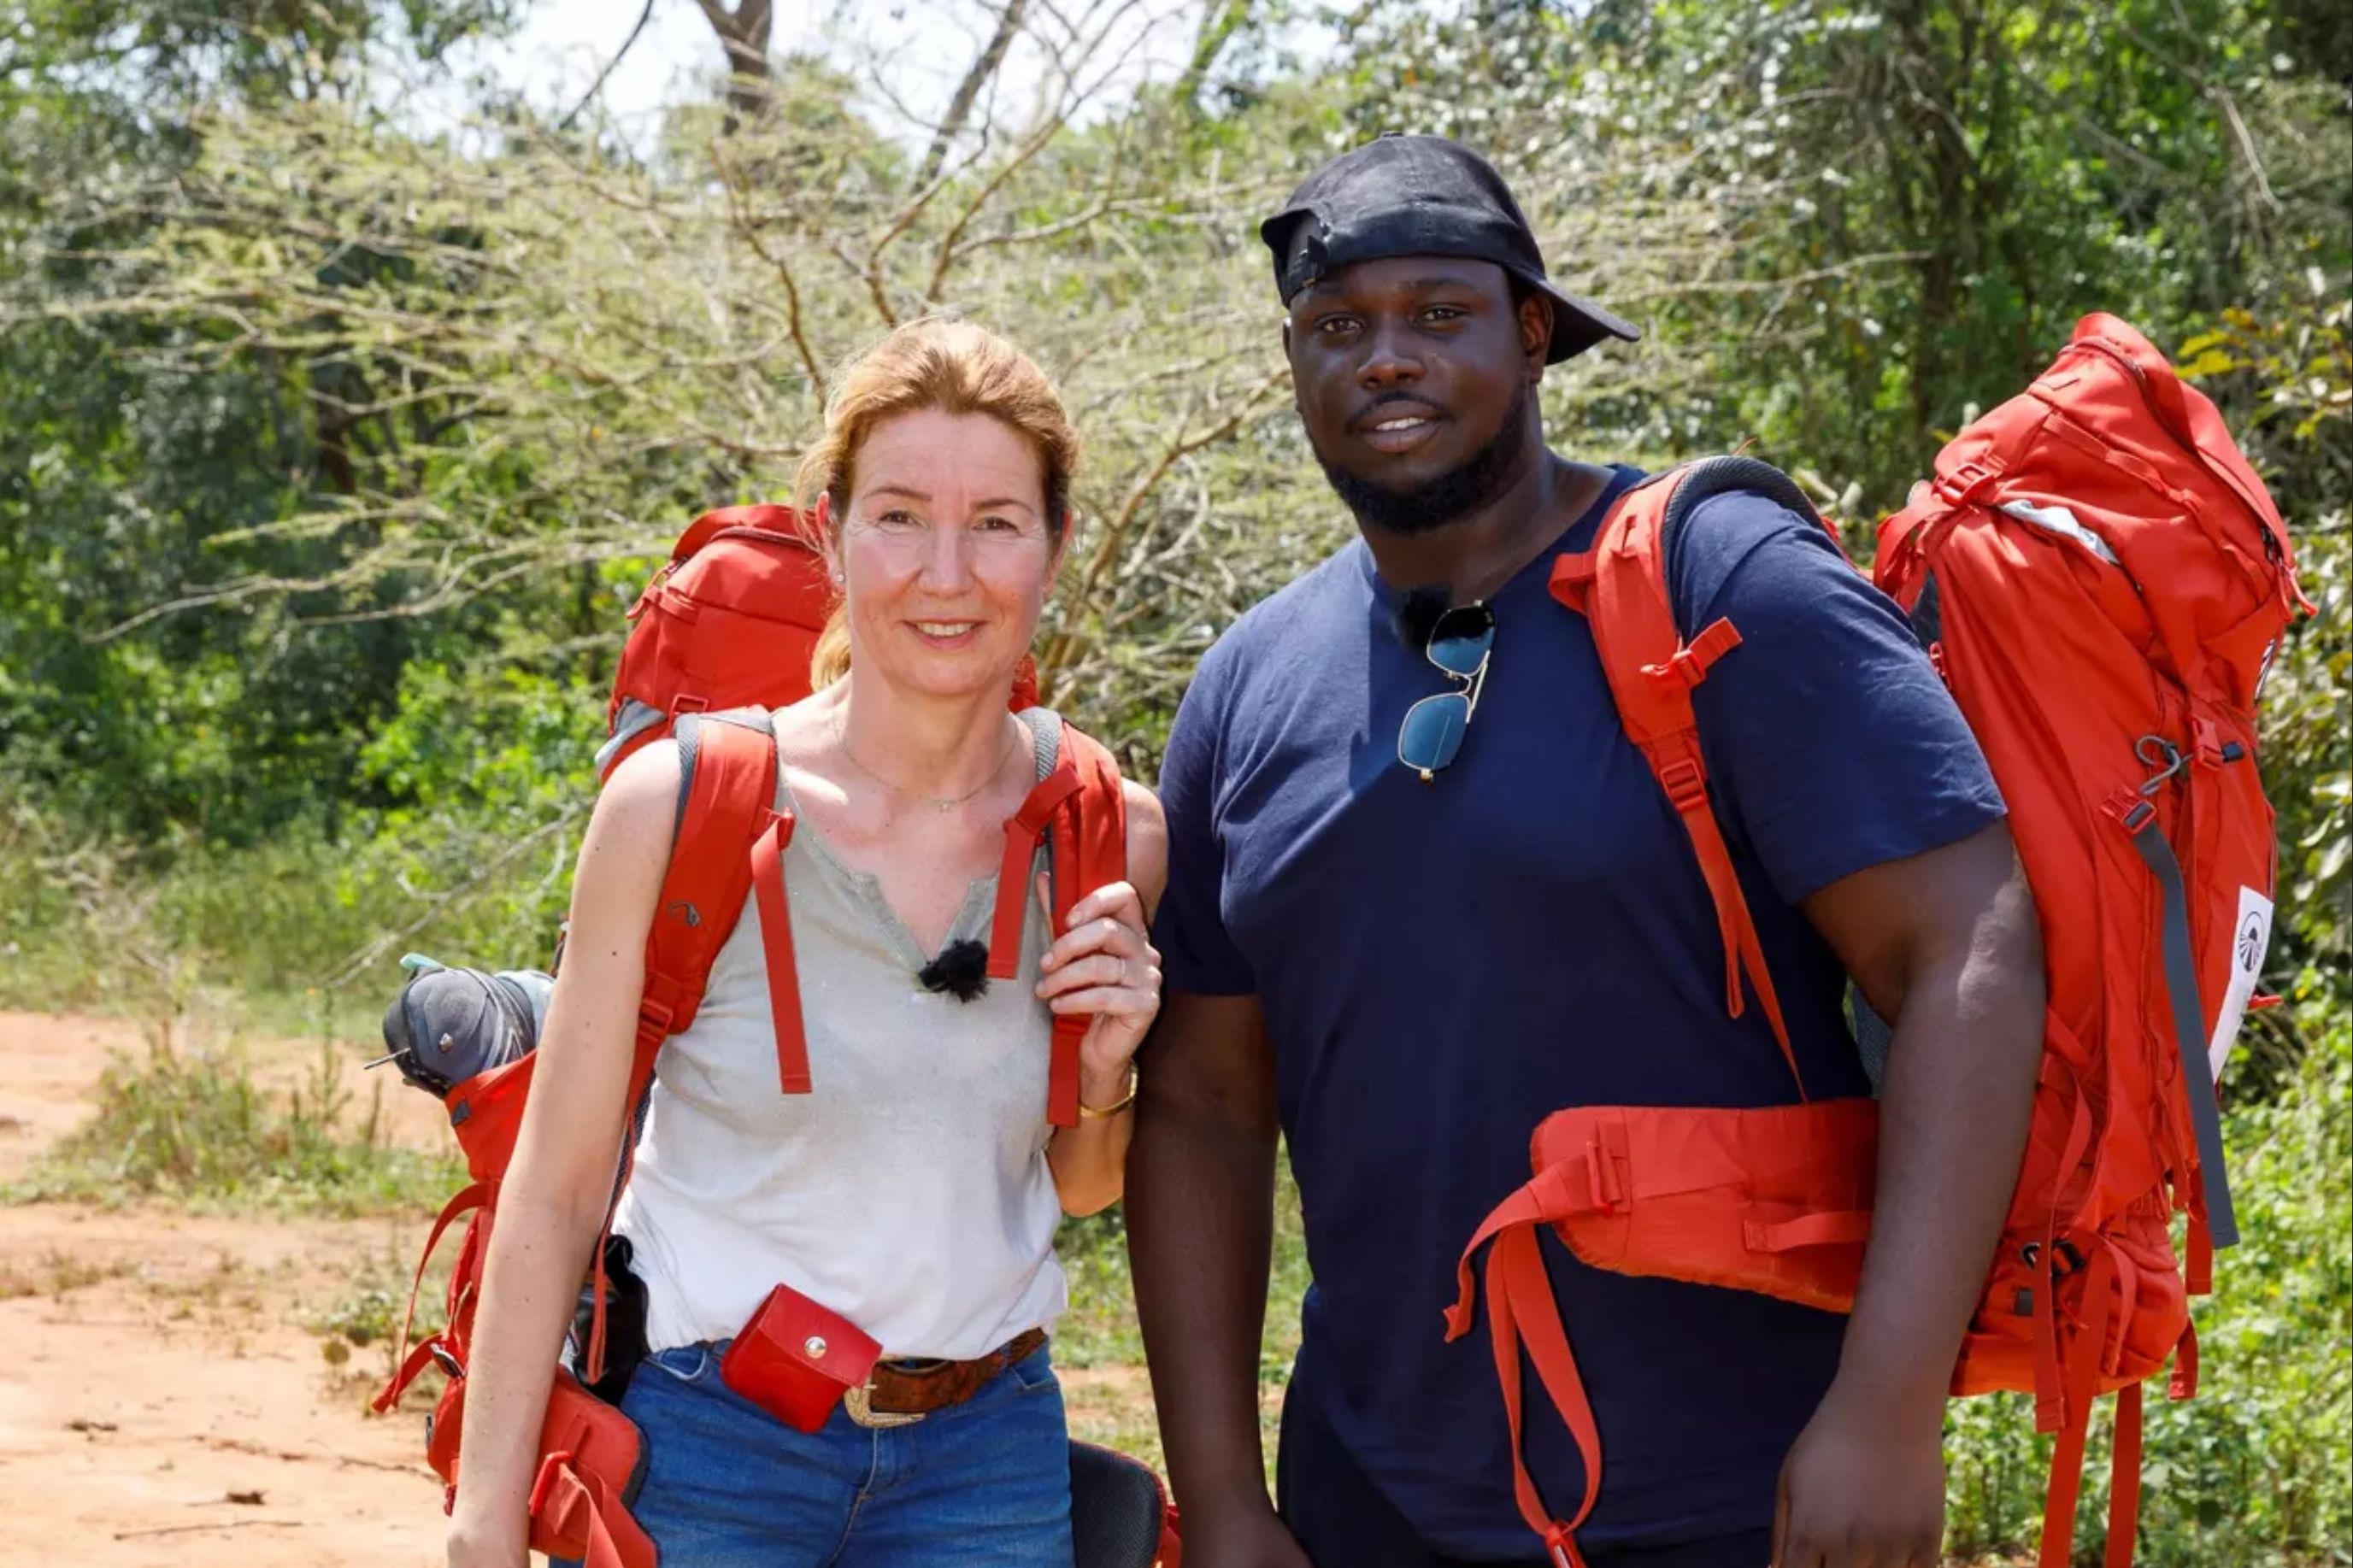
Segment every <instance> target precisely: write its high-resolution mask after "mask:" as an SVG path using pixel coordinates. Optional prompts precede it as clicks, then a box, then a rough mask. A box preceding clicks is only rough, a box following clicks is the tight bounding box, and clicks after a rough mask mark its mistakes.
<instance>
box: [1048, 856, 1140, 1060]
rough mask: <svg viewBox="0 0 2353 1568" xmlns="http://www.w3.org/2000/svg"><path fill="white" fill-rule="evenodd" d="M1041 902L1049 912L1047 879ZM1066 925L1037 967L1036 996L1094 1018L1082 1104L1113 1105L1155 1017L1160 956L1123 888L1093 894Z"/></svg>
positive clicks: (1084, 1051) (1083, 1056)
mask: <svg viewBox="0 0 2353 1568" xmlns="http://www.w3.org/2000/svg"><path fill="white" fill-rule="evenodd" d="M1039 903H1040V904H1041V905H1043V906H1044V907H1045V908H1047V909H1048V910H1051V909H1052V908H1053V903H1052V899H1051V894H1050V889H1049V887H1048V884H1047V882H1046V879H1044V878H1040V879H1039ZM1064 923H1065V925H1066V927H1067V929H1066V930H1065V931H1064V932H1063V934H1062V935H1061V937H1060V938H1059V939H1058V940H1057V941H1056V942H1055V943H1054V945H1053V946H1052V947H1051V948H1050V949H1048V950H1047V952H1046V955H1045V957H1044V958H1043V959H1041V960H1039V973H1040V974H1041V975H1042V976H1043V978H1041V979H1040V980H1039V982H1038V994H1039V996H1040V997H1043V998H1044V999H1045V1001H1046V1003H1047V1005H1049V1006H1050V1007H1051V1008H1052V1009H1053V1010H1054V1011H1055V1012H1056V1013H1058V1014H1064V1013H1082V1014H1092V1015H1093V1016H1094V1022H1093V1023H1092V1025H1091V1026H1089V1027H1088V1029H1087V1033H1086V1037H1085V1039H1084V1040H1083V1041H1082V1042H1081V1044H1080V1046H1079V1099H1080V1100H1081V1101H1082V1102H1083V1103H1085V1104H1088V1105H1094V1106H1107V1105H1112V1104H1114V1103H1116V1102H1117V1101H1119V1100H1123V1099H1124V1098H1125V1097H1126V1094H1127V1086H1128V1067H1129V1064H1130V1063H1131V1062H1133V1061H1134V1059H1135V1048H1136V1047H1138V1046H1139V1045H1141V1044H1143V1043H1144V1037H1145V1031H1147V1030H1149V1029H1150V1028H1151V1027H1152V1020H1153V1018H1154V1017H1155V1016H1156V1015H1157V1014H1158V1013H1159V1011H1160V951H1159V949H1157V948H1155V947H1154V946H1153V945H1152V939H1151V937H1150V936H1148V935H1147V934H1146V932H1145V915H1144V900H1143V899H1142V898H1141V897H1140V896H1138V894H1137V892H1136V890H1135V889H1134V887H1133V886H1132V885H1130V884H1129V883H1126V882H1113V883H1111V884H1110V885H1109V886H1107V887H1102V888H1097V889H1095V890H1094V891H1093V892H1092V893H1089V894H1088V895H1087V896H1086V897H1085V898H1083V899H1081V900H1079V901H1078V903H1077V905H1076V906H1074V907H1073V908H1072V909H1071V915H1070V919H1069V920H1068V921H1065V922H1064Z"/></svg>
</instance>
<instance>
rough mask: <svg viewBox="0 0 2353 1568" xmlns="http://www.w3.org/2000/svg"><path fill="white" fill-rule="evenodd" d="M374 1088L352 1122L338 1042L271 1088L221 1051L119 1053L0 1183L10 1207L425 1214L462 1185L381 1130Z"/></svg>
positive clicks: (450, 1160)
mask: <svg viewBox="0 0 2353 1568" xmlns="http://www.w3.org/2000/svg"><path fill="white" fill-rule="evenodd" d="M384 1093H385V1084H384V1082H383V1080H382V1079H378V1080H376V1082H375V1086H374V1090H373V1095H372V1098H371V1100H370V1101H369V1103H368V1107H367V1110H365V1112H364V1114H363V1115H362V1116H360V1118H359V1119H358V1125H357V1126H351V1125H349V1124H348V1123H349V1122H350V1121H351V1120H352V1118H351V1115H350V1113H351V1111H352V1109H353V1106H352V1099H353V1096H352V1091H351V1090H350V1089H348V1088H347V1087H346V1086H345V1084H344V1082H343V1069H342V1068H341V1065H340V1061H339V1058H337V1056H336V1054H335V1047H332V1045H329V1044H326V1043H323V1042H322V1045H321V1047H320V1055H319V1059H318V1062H317V1064H316V1066H315V1067H314V1068H312V1069H311V1071H310V1073H309V1074H308V1075H306V1076H305V1078H304V1079H302V1080H301V1081H300V1082H298V1083H296V1084H294V1085H293V1086H292V1087H290V1089H287V1090H285V1091H284V1092H283V1093H282V1094H280V1093H275V1092H272V1091H271V1090H270V1089H267V1088H265V1087H264V1086H263V1085H261V1084H259V1083H258V1082H257V1081H256V1080H255V1078H254V1076H253V1072H252V1069H251V1068H250V1066H249V1065H248V1063H247V1062H246V1061H245V1060H244V1059H243V1058H241V1057H239V1056H237V1055H236V1054H234V1053H230V1054H226V1055H222V1054H210V1053H203V1054H191V1055H186V1056H179V1055H167V1054H164V1053H162V1052H158V1053H155V1054H153V1055H151V1056H150V1057H149V1058H147V1059H145V1060H144V1061H132V1060H128V1059H123V1058H117V1059H116V1060H115V1061H113V1062H112V1063H111V1064H110V1065H109V1066H108V1068H107V1070H106V1073H105V1075H104V1077H103V1078H101V1079H100V1083H99V1089H98V1104H97V1110H96V1111H95V1112H94V1114H93V1115H92V1116H91V1117H90V1121H87V1122H86V1123H84V1124H83V1125H82V1126H81V1127H79V1128H78V1129H76V1130H75V1131H73V1132H72V1133H70V1134H69V1135H68V1136H67V1137H66V1138H65V1140H63V1141H62V1142H60V1143H58V1145H57V1147H56V1148H55V1149H54V1150H52V1151H51V1152H49V1153H48V1154H47V1155H46V1156H44V1158H43V1159H42V1160H41V1162H40V1163H39V1164H38V1165H37V1167H36V1168H35V1170H34V1171H33V1173H32V1174H31V1175H29V1176H27V1177H26V1179H25V1180H23V1181H21V1182H19V1183H16V1184H13V1185H11V1186H9V1187H7V1188H5V1189H0V1197H5V1199H6V1200H7V1201H9V1202H14V1203H32V1202H41V1201H45V1200H54V1199H60V1198H70V1199H78V1200H82V1201H86V1202H95V1203H105V1204H118V1203H125V1202H131V1201H133V1200H136V1199H141V1198H164V1199H168V1200H170V1201H174V1202H178V1203H185V1204H187V1205H191V1206H194V1207H198V1208H222V1209H262V1210H267V1211H269V1212H274V1213H281V1214H322V1215H338V1216H350V1215H373V1214H411V1215H413V1214H419V1213H427V1212H430V1211H431V1210H432V1208H433V1207H434V1206H435V1205H438V1203H439V1202H440V1201H441V1200H442V1199H443V1198H444V1197H446V1196H447V1195H448V1194H449V1193H450V1192H452V1191H454V1190H455V1189H456V1188H457V1187H458V1186H459V1185H460V1184H463V1182H464V1179H465V1176H464V1168H463V1166H462V1165H461V1164H460V1163H459V1162H458V1161H457V1159H456V1158H455V1156H454V1153H452V1152H436V1153H431V1154H428V1153H425V1152H420V1151H417V1150H414V1149H408V1148H404V1147H400V1146H398V1145H396V1144H393V1143H391V1142H389V1141H388V1140H387V1139H386V1137H385V1126H384V1116H383V1095H384Z"/></svg>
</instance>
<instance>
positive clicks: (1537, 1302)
mask: <svg viewBox="0 0 2353 1568" xmlns="http://www.w3.org/2000/svg"><path fill="white" fill-rule="evenodd" d="M1523 1311H1525V1313H1526V1316H1525V1319H1524V1318H1523V1317H1522V1316H1521V1313H1522V1312H1523ZM1487 1327H1488V1330H1489V1338H1490V1340H1491V1341H1492V1342H1493V1348H1494V1352H1495V1376H1496V1378H1497V1380H1498V1381H1499V1382H1500V1383H1501V1384H1502V1385H1503V1391H1504V1415H1505V1416H1506V1417H1507V1418H1508V1419H1509V1420H1510V1422H1511V1427H1512V1489H1513V1491H1514V1495H1515V1497H1516V1499H1517V1500H1518V1502H1519V1507H1520V1517H1521V1518H1522V1519H1524V1520H1525V1521H1527V1525H1528V1528H1529V1529H1530V1530H1533V1531H1535V1532H1536V1534H1538V1535H1539V1536H1542V1537H1543V1538H1544V1543H1545V1546H1546V1550H1548V1551H1549V1552H1551V1554H1552V1559H1553V1562H1554V1563H1555V1564H1556V1568H1587V1564H1586V1561H1585V1557H1584V1554H1583V1553H1582V1552H1579V1551H1578V1550H1577V1536H1576V1531H1577V1530H1578V1529H1579V1528H1580V1527H1581V1526H1582V1525H1583V1524H1584V1523H1585V1521H1586V1518H1587V1516H1588V1515H1589V1514H1591V1513H1592V1511H1593V1503H1594V1500H1595V1499H1596V1498H1598V1497H1599V1496H1600V1495H1601V1433H1600V1429H1599V1426H1597V1425H1596V1424H1595V1422H1594V1418H1593V1405H1592V1402H1591V1401H1590V1400H1588V1398H1587V1397H1586V1394H1585V1379H1584V1378H1583V1376H1582V1375H1580V1374H1579V1373H1578V1372H1577V1357H1576V1355H1575V1354H1574V1353H1573V1352H1571V1351H1570V1350H1569V1348H1568V1333H1567V1330H1565V1329H1563V1328H1562V1327H1561V1321H1560V1306H1559V1303H1558V1302H1556V1300H1554V1299H1553V1293H1552V1281H1551V1280H1550V1279H1547V1278H1546V1275H1545V1268H1544V1256H1543V1254H1542V1253H1541V1252H1540V1251H1539V1250H1538V1249H1537V1247H1536V1233H1535V1228H1534V1227H1533V1226H1513V1227H1512V1228H1510V1229H1508V1230H1506V1231H1504V1233H1503V1234H1502V1235H1500V1236H1498V1237H1496V1238H1495V1245H1494V1248H1493V1250H1492V1251H1490V1252H1489V1253H1488V1254H1487ZM1523 1342H1525V1344H1526V1346H1527V1352H1528V1360H1529V1361H1531V1362H1532V1363H1535V1369H1536V1376H1537V1378H1538V1379H1539V1380H1540V1381H1541V1382H1542V1383H1543V1384H1544V1388H1545V1392H1546V1394H1550V1395H1551V1396H1552V1402H1553V1405H1554V1406H1555V1408H1556V1409H1557V1410H1559V1412H1560V1414H1561V1418H1562V1419H1563V1420H1564V1421H1566V1422H1567V1424H1568V1432H1569V1436H1570V1437H1571V1438H1573V1439H1574V1440H1575V1441H1576V1444H1577V1457H1578V1458H1580V1459H1581V1460H1582V1461H1583V1464H1584V1468H1585V1496H1584V1499H1583V1500H1581V1501H1580V1502H1579V1503H1578V1504H1577V1512H1576V1514H1575V1516H1574V1517H1572V1518H1570V1519H1568V1520H1567V1521H1561V1520H1557V1519H1555V1518H1553V1517H1552V1515H1551V1513H1550V1511H1549V1510H1546V1507H1545V1505H1544V1498H1543V1496H1542V1495H1541V1494H1540V1493H1538V1492H1537V1490H1536V1484H1535V1478H1534V1477H1532V1476H1530V1475H1529V1474H1528V1465H1527V1458H1526V1456H1525V1453H1523V1451H1522V1436H1521V1431H1522V1425H1523V1423H1522V1417H1521V1404H1522V1399H1521V1387H1520V1384H1521V1374H1520V1346H1521V1345H1522V1343H1523Z"/></svg>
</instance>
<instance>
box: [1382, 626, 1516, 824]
mask: <svg viewBox="0 0 2353 1568" xmlns="http://www.w3.org/2000/svg"><path fill="white" fill-rule="evenodd" d="M1494 651H1495V612H1494V611H1493V610H1491V609H1489V608H1488V607H1487V606H1486V605H1484V604H1474V605H1458V606H1456V607H1455V608H1453V609H1451V610H1449V611H1447V612H1446V613H1445V614H1444V615H1442V616H1439V617H1438V620H1437V622H1436V623H1435V624H1434V625H1432V626H1431V627H1430V641H1429V642H1428V643H1427V644H1425V645H1424V646H1423V647H1422V653H1423V655H1424V657H1426V658H1428V659H1429V660H1430V663H1432V664H1434V665H1436V666H1437V667H1438V668H1440V669H1441V670H1444V671H1445V672H1446V673H1447V674H1448V675H1450V676H1451V677H1453V678H1454V679H1457V680H1460V681H1461V682H1462V689H1461V690H1459V691H1443V692H1440V693H1439V694H1438V695H1437V696H1435V697H1425V698H1423V699H1422V700H1420V701H1419V702H1417V703H1415V704H1414V705H1413V706H1412V707H1410V708H1409V709H1407V710H1406V714H1405V722H1404V724H1403V725H1401V726H1399V728H1398V762H1400V763H1404V764H1405V765H1406V766H1407V767H1409V768H1411V769H1412V770H1413V771H1414V772H1416V773H1419V774H1420V775H1421V782H1422V783H1424V784H1428V783H1430V781H1431V780H1432V779H1435V778H1436V777H1437V776H1438V772H1439V770H1440V768H1443V767H1445V766H1446V765H1447V764H1448V763H1451V762H1453V761H1454V758H1455V755H1456V754H1457V753H1458V752H1461V750H1462V736H1463V732H1464V731H1467V730H1469V729H1470V727H1471V715H1472V713H1474V712H1476V711H1477V710H1478V708H1479V693H1480V690H1481V689H1482V688H1483V687H1484V686H1485V685H1486V684H1487V661H1488V659H1489V658H1491V657H1493V653H1494Z"/></svg>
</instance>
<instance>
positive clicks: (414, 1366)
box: [368, 1334, 441, 1415]
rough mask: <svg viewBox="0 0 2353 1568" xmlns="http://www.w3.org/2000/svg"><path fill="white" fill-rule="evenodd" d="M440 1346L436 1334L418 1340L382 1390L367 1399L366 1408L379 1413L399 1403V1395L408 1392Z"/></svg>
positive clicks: (438, 1336) (431, 1362)
mask: <svg viewBox="0 0 2353 1568" xmlns="http://www.w3.org/2000/svg"><path fill="white" fill-rule="evenodd" d="M440 1348H441V1336H440V1335H438V1334H432V1335H428V1336H427V1337H426V1338H425V1339H422V1340H420V1341H418V1342H417V1344H416V1346H415V1347H414V1348H412V1349H411V1350H410V1351H409V1352H408V1354H407V1355H406V1357H405V1358H403V1360H402V1361H401V1363H400V1370H399V1371H397V1372H396V1373H393V1374H392V1381H391V1382H390V1383H387V1384H385V1385H384V1389H383V1391H382V1392H381V1393H379V1394H377V1395H376V1396H375V1398H374V1399H371V1400H369V1401H368V1408H369V1409H371V1410H373V1411H375V1413H376V1414H377V1415H383V1414H384V1413H385V1411H387V1410H389V1409H391V1408H392V1407H393V1406H394V1405H397V1404H399V1403H400V1396H401V1395H402V1394H406V1393H407V1392H408V1385H409V1384H412V1383H415V1382H416V1381H417V1378H418V1377H420V1376H422V1375H423V1374H424V1372H425V1369H426V1368H427V1367H428V1366H430V1365H432V1364H433V1362H434V1354H433V1352H435V1351H438V1350H439V1349H440Z"/></svg>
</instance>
